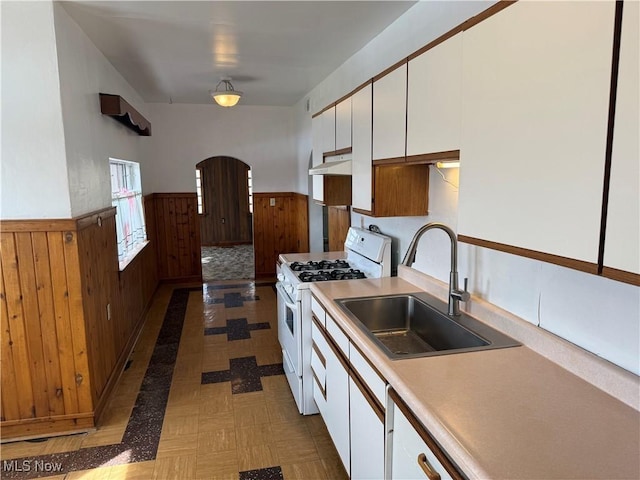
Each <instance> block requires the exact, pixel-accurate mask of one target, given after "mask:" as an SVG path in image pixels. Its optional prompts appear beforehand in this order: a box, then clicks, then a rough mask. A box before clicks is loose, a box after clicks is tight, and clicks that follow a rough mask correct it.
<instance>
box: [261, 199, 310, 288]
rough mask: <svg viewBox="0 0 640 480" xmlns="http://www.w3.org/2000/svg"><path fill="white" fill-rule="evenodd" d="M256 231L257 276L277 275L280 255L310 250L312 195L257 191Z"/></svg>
mask: <svg viewBox="0 0 640 480" xmlns="http://www.w3.org/2000/svg"><path fill="white" fill-rule="evenodd" d="M253 230H254V235H253V244H254V250H255V266H256V270H255V274H256V278H258V277H270V276H275V273H276V261H277V259H278V255H279V254H281V253H296V252H308V251H309V210H308V197H307V196H306V195H301V194H299V193H293V192H284V193H282V192H280V193H254V194H253Z"/></svg>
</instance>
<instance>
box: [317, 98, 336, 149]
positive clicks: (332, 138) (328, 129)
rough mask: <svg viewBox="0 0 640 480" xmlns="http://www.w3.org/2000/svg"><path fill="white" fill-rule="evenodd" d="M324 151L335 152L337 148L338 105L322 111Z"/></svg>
mask: <svg viewBox="0 0 640 480" xmlns="http://www.w3.org/2000/svg"><path fill="white" fill-rule="evenodd" d="M320 117H321V118H322V151H323V152H334V151H335V149H336V107H331V108H330V109H328V110H325V111H324V112H322V115H320Z"/></svg>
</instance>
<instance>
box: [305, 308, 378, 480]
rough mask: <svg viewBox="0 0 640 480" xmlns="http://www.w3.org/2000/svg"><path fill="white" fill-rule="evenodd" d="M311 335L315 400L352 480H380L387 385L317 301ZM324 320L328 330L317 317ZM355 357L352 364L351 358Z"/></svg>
mask: <svg viewBox="0 0 640 480" xmlns="http://www.w3.org/2000/svg"><path fill="white" fill-rule="evenodd" d="M314 305H315V309H314V317H316V318H314V322H313V324H312V329H311V337H312V339H313V348H312V352H311V370H312V371H313V377H314V384H313V398H314V399H315V401H316V404H317V405H318V410H319V411H320V415H322V419H323V420H324V423H325V425H326V426H327V430H328V431H329V435H330V436H331V440H332V441H333V444H334V445H335V447H336V450H337V451H338V454H339V456H340V459H341V460H342V463H343V465H344V468H345V470H346V471H347V473H348V474H349V476H350V478H352V479H361V480H375V479H380V480H381V479H383V478H384V472H385V425H384V407H383V403H384V401H385V400H384V393H383V394H382V395H383V397H382V398H380V397H379V395H380V392H381V391H382V392H384V391H385V385H386V384H385V382H384V380H383V379H382V378H380V376H379V375H378V374H377V373H376V372H375V371H374V370H373V367H371V365H369V364H368V362H367V361H366V360H365V359H364V357H363V356H362V355H361V354H360V353H359V352H358V351H357V349H356V348H355V347H354V346H353V345H352V344H351V342H350V341H349V338H348V337H347V336H346V335H345V334H344V332H343V331H342V330H341V328H340V327H339V326H338V324H337V323H336V322H335V321H334V320H333V319H332V318H331V316H330V315H328V314H326V313H325V312H324V311H320V308H321V307H320V304H319V303H318V302H317V301H316V302H315V304H314ZM318 316H320V317H324V318H325V319H326V328H325V326H324V325H322V323H321V322H320V320H319V319H317V317H318ZM351 356H353V359H354V363H351V360H350V357H351Z"/></svg>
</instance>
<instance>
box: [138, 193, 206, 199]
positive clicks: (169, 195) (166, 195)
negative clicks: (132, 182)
mask: <svg viewBox="0 0 640 480" xmlns="http://www.w3.org/2000/svg"><path fill="white" fill-rule="evenodd" d="M196 196H197V195H196V193H195V192H177V193H173V192H167V193H150V194H149V195H145V198H147V197H150V198H184V197H196Z"/></svg>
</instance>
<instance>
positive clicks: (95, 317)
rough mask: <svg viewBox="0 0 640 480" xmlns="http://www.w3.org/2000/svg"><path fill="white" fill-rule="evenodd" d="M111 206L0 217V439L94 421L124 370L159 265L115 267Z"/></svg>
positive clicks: (143, 255)
mask: <svg viewBox="0 0 640 480" xmlns="http://www.w3.org/2000/svg"><path fill="white" fill-rule="evenodd" d="M114 214H115V209H114V208H112V207H109V208H107V209H104V210H101V211H98V212H94V213H92V214H89V215H85V216H82V217H79V218H75V219H63V220H32V221H30V220H21V221H2V222H0V229H1V230H2V233H1V234H0V247H1V250H0V266H1V272H0V289H1V290H0V303H1V304H0V317H1V318H2V349H1V358H2V367H1V372H2V378H1V380H2V393H1V397H2V402H1V405H2V411H1V420H2V423H1V427H2V429H1V432H2V439H3V440H6V439H10V438H11V439H13V438H21V437H22V438H24V437H34V436H47V435H52V434H59V433H62V432H71V431H78V430H83V429H87V428H91V427H93V426H94V425H95V422H96V419H97V417H99V415H100V412H101V409H102V408H103V406H104V404H105V402H106V399H107V397H108V395H109V393H110V391H111V388H112V387H113V386H114V384H115V381H116V380H117V378H118V376H119V375H120V372H121V371H122V368H123V366H124V363H125V361H126V358H127V357H128V354H129V352H130V350H131V348H132V346H133V342H134V340H135V338H136V336H137V334H138V331H139V328H140V327H141V325H142V319H143V316H144V313H145V311H146V308H147V307H148V304H149V302H150V300H151V297H152V296H153V293H154V291H155V288H156V286H157V273H156V269H155V262H156V258H155V249H154V248H153V247H154V246H153V244H152V243H150V244H148V245H147V246H146V247H145V248H144V249H143V250H142V251H141V252H140V253H139V254H138V256H137V257H136V258H135V259H134V261H133V262H132V263H130V264H129V265H128V266H127V268H126V269H125V270H124V271H123V272H118V259H117V255H118V254H117V248H116V230H115V216H114ZM147 221H149V220H147ZM107 304H109V305H110V311H111V318H110V319H108V318H107Z"/></svg>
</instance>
